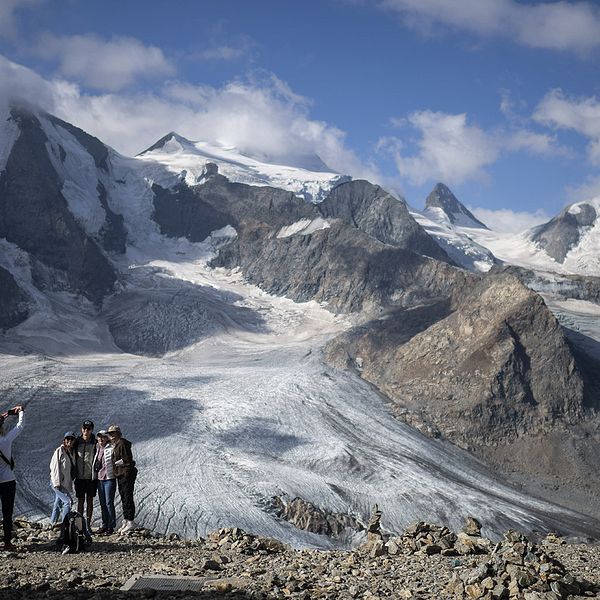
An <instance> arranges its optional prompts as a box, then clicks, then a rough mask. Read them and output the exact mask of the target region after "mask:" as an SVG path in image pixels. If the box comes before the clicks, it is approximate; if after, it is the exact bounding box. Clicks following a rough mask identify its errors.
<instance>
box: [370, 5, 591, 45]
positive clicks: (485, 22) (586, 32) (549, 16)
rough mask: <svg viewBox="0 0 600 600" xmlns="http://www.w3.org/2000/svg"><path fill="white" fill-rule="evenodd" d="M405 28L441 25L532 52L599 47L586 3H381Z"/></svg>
mask: <svg viewBox="0 0 600 600" xmlns="http://www.w3.org/2000/svg"><path fill="white" fill-rule="evenodd" d="M380 4H381V6H383V7H384V8H386V9H388V10H391V11H394V12H396V13H398V14H399V15H400V17H401V18H402V20H403V21H404V22H405V23H406V24H407V25H409V26H412V27H415V28H418V29H422V30H427V31H431V28H432V27H433V26H435V25H443V26H446V27H450V28H452V29H455V30H458V31H466V32H469V33H472V34H475V35H478V36H481V37H490V36H496V37H508V38H510V39H512V40H513V41H515V42H516V43H519V44H522V45H524V46H530V47H534V48H547V49H553V50H568V51H575V52H588V51H590V50H592V49H594V48H597V47H599V46H600V9H598V8H597V7H596V6H594V5H593V4H592V3H588V2H567V1H565V0H563V1H558V2H539V3H536V4H529V3H528V4H525V3H520V2H517V1H516V0H459V1H454V0H381V3H380Z"/></svg>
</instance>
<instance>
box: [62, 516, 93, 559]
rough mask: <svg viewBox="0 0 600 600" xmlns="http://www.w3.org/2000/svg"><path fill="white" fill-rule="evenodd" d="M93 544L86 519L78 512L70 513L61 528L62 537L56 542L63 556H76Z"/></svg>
mask: <svg viewBox="0 0 600 600" xmlns="http://www.w3.org/2000/svg"><path fill="white" fill-rule="evenodd" d="M91 542H92V539H91V537H90V534H89V532H88V528H87V523H86V522H85V518H84V517H83V516H82V515H80V514H79V513H78V512H75V511H71V512H68V513H67V515H66V516H65V518H64V520H63V522H62V526H61V528H60V537H59V538H58V539H57V540H56V545H57V546H58V547H59V549H61V550H62V551H63V554H74V553H76V552H80V551H81V550H83V549H84V547H85V546H86V544H91Z"/></svg>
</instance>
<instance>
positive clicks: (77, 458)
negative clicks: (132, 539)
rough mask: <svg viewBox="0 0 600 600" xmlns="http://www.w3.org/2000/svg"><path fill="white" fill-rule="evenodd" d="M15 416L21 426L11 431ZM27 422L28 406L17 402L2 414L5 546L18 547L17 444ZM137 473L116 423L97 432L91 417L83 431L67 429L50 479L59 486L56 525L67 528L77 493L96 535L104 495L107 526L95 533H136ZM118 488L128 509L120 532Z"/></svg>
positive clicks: (56, 488)
mask: <svg viewBox="0 0 600 600" xmlns="http://www.w3.org/2000/svg"><path fill="white" fill-rule="evenodd" d="M13 415H14V416H16V417H17V424H16V425H15V426H14V427H13V428H12V429H10V430H9V431H6V430H5V422H6V420H7V419H8V417H10V416H13ZM23 423H24V411H23V407H22V406H15V407H13V408H11V409H10V410H8V411H7V412H5V413H3V414H1V415H0V498H1V501H2V522H3V533H4V549H5V550H14V549H15V547H14V545H13V544H12V541H11V538H12V522H13V511H14V503H15V491H16V481H15V476H14V466H15V462H14V459H13V455H12V443H13V441H14V439H15V438H16V437H17V436H18V435H19V434H20V433H21V431H22V430H23ZM136 477H137V468H136V466H135V460H134V459H133V454H132V451H131V442H130V441H128V440H126V439H125V438H124V437H123V435H122V433H121V428H120V427H119V426H118V425H110V426H109V427H108V428H107V429H106V430H101V431H98V433H96V434H95V435H94V423H93V422H92V421H90V420H89V419H86V420H85V421H84V422H83V424H82V426H81V433H80V434H79V435H77V434H76V433H75V432H74V431H67V432H66V433H65V434H64V436H63V441H62V444H61V445H60V446H59V447H58V448H57V449H56V450H55V451H54V453H53V455H52V460H51V461H50V481H51V485H52V489H53V490H54V505H53V507H52V513H51V516H50V522H51V524H52V525H53V526H54V527H56V528H60V527H62V526H63V523H64V522H65V520H66V519H67V518H68V515H69V514H72V510H73V508H74V507H73V495H75V497H76V498H77V513H79V514H80V515H81V516H84V517H86V520H85V526H86V528H87V533H88V535H89V534H91V533H92V532H91V523H92V517H93V512H94V498H95V497H96V494H98V497H99V500H100V509H101V513H102V526H101V527H99V528H98V529H97V530H96V531H95V532H94V533H95V534H96V535H110V534H113V533H115V531H116V532H117V533H128V532H130V531H132V530H133V529H135V523H134V518H135V503H134V499H133V491H134V486H135V480H136ZM117 489H118V491H119V496H120V497H121V504H122V508H123V523H122V525H121V527H120V528H119V529H118V530H117V519H116V511H115V495H116V491H117ZM84 508H85V514H84Z"/></svg>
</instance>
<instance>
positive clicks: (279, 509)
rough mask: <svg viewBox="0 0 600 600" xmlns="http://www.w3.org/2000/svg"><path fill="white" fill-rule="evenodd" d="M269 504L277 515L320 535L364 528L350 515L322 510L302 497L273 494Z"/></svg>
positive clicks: (336, 534) (333, 534) (331, 534)
mask: <svg viewBox="0 0 600 600" xmlns="http://www.w3.org/2000/svg"><path fill="white" fill-rule="evenodd" d="M270 504H271V505H270V509H271V510H272V511H273V512H274V513H275V514H276V515H277V516H278V517H280V518H281V519H284V520H286V521H288V522H289V523H291V524H292V525H294V527H297V528H298V529H303V530H304V531H311V532H313V533H318V534H320V535H327V536H339V535H340V534H342V533H343V532H344V531H345V530H346V529H353V530H355V531H362V530H363V529H364V527H363V525H362V524H361V523H359V522H358V521H357V520H356V519H355V518H354V517H352V516H351V515H347V514H338V513H332V512H328V511H325V510H322V509H320V508H319V507H317V506H315V505H314V504H312V503H310V502H307V501H306V500H303V499H302V498H294V499H293V500H284V499H283V498H280V497H279V496H274V497H273V498H271V503H270Z"/></svg>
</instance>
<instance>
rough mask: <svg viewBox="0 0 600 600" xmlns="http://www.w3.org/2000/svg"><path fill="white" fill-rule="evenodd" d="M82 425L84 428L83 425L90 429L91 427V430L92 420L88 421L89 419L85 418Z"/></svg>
mask: <svg viewBox="0 0 600 600" xmlns="http://www.w3.org/2000/svg"><path fill="white" fill-rule="evenodd" d="M82 427H84V428H85V427H89V428H90V429H92V430H93V429H94V421H90V420H89V419H86V420H85V421H84V422H83V425H82Z"/></svg>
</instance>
